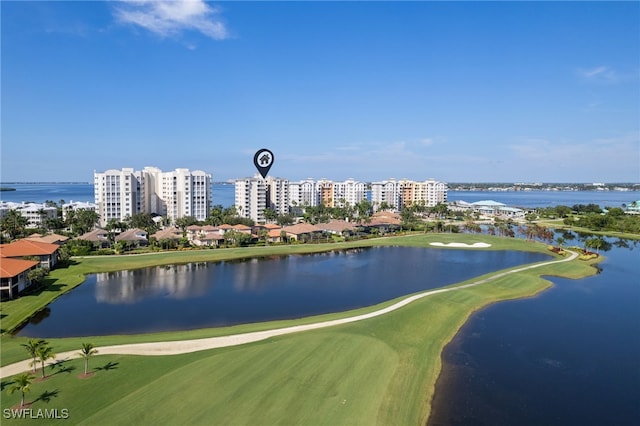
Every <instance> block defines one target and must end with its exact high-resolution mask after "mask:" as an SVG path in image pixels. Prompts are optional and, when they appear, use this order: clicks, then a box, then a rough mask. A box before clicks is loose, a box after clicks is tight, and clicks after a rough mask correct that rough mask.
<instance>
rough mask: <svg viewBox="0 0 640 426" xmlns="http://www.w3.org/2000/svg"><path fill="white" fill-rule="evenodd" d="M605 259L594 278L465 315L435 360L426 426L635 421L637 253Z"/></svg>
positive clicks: (620, 251) (559, 282) (639, 311)
mask: <svg viewBox="0 0 640 426" xmlns="http://www.w3.org/2000/svg"><path fill="white" fill-rule="evenodd" d="M605 255H606V256H607V260H606V261H605V262H603V263H602V264H601V265H600V266H601V268H602V272H601V273H600V274H598V275H596V276H593V277H590V278H586V279H582V280H568V279H559V278H553V277H552V278H549V279H550V280H551V281H552V282H553V283H554V284H555V285H554V287H553V288H552V289H550V290H548V291H546V292H544V293H542V294H541V295H540V296H538V297H536V298H533V299H524V300H518V301H512V302H503V303H499V304H496V305H493V306H491V307H489V308H487V309H485V310H483V311H481V312H479V313H477V314H475V315H474V316H472V318H471V319H470V321H469V322H468V323H467V324H466V325H465V326H464V327H463V328H462V330H461V331H460V333H459V334H458V335H457V336H456V337H455V339H454V340H453V341H452V342H451V343H450V344H449V345H448V346H447V348H446V349H445V351H444V353H443V361H444V364H443V374H442V375H441V377H440V379H439V381H438V384H437V386H436V393H435V400H434V412H433V416H432V418H431V419H430V421H429V423H428V424H429V425H431V426H435V425H465V426H466V425H491V426H497V425H638V424H640V281H639V280H638V277H639V276H640V263H639V262H638V249H637V248H636V249H635V250H633V251H632V250H629V249H625V248H616V247H614V248H613V249H612V250H611V251H609V252H607V253H605Z"/></svg>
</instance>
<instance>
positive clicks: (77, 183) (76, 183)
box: [0, 182, 90, 185]
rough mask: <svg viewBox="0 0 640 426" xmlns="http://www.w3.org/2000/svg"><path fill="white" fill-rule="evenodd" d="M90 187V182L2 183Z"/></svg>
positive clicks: (10, 183) (9, 183)
mask: <svg viewBox="0 0 640 426" xmlns="http://www.w3.org/2000/svg"><path fill="white" fill-rule="evenodd" d="M5 184H7V185H89V184H90V182H0V185H5Z"/></svg>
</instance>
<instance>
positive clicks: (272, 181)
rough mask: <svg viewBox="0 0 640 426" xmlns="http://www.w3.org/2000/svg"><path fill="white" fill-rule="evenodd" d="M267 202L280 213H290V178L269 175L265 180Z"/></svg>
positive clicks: (269, 206)
mask: <svg viewBox="0 0 640 426" xmlns="http://www.w3.org/2000/svg"><path fill="white" fill-rule="evenodd" d="M265 187H266V191H267V194H266V204H267V207H268V208H270V209H272V210H274V211H275V212H276V213H278V214H279V215H285V214H288V213H289V180H288V179H281V178H274V177H271V176H269V177H267V179H266V180H265Z"/></svg>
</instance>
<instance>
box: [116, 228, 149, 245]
mask: <svg viewBox="0 0 640 426" xmlns="http://www.w3.org/2000/svg"><path fill="white" fill-rule="evenodd" d="M115 240H116V241H123V242H127V243H129V244H130V245H132V246H134V247H143V246H148V245H149V239H148V234H147V231H144V230H142V229H139V228H133V229H127V230H126V231H124V232H121V233H120V234H119V235H117V236H116V238H115Z"/></svg>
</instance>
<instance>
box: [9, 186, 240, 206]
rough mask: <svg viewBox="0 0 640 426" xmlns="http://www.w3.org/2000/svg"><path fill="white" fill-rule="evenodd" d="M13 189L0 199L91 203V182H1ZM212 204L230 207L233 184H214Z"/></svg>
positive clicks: (233, 199)
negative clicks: (13, 189)
mask: <svg viewBox="0 0 640 426" xmlns="http://www.w3.org/2000/svg"><path fill="white" fill-rule="evenodd" d="M2 186H7V187H10V188H15V189H16V190H15V191H2V192H0V200H2V201H12V202H16V203H20V202H22V201H31V202H33V203H44V202H45V201H47V200H51V201H55V202H56V203H57V202H60V200H64V201H65V202H67V203H68V202H70V201H85V202H87V201H88V202H90V203H93V202H94V201H95V198H94V194H93V184H87V183H82V184H80V183H79V184H53V183H48V184H3V185H2ZM213 204H222V206H224V207H230V206H232V205H234V204H235V192H234V186H233V185H225V184H214V185H213Z"/></svg>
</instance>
